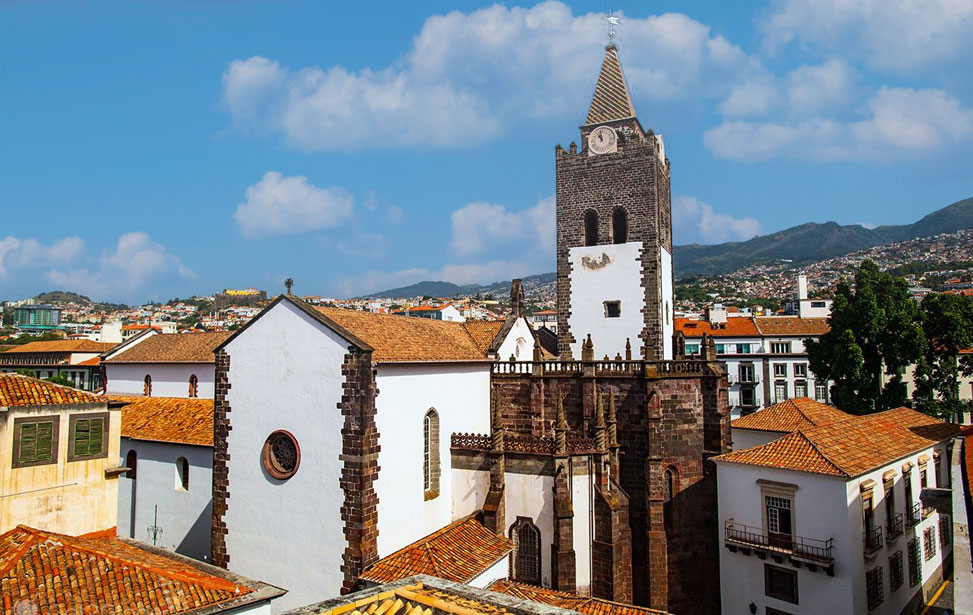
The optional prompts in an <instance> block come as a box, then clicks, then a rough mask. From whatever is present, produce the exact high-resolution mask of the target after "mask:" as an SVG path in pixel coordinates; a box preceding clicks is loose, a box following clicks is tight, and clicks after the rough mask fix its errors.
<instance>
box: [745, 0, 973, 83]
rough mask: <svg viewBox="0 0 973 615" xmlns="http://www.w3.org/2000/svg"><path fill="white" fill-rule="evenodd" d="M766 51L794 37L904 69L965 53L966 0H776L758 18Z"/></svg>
mask: <svg viewBox="0 0 973 615" xmlns="http://www.w3.org/2000/svg"><path fill="white" fill-rule="evenodd" d="M760 25H761V29H762V30H763V33H764V42H765V45H766V47H767V49H768V51H770V52H772V53H773V52H777V51H779V50H780V48H781V47H783V46H785V45H787V44H789V43H791V42H795V43H797V44H799V45H801V46H803V47H805V48H808V49H812V50H820V49H826V50H828V52H829V53H835V52H837V53H841V54H842V55H843V56H846V57H851V58H855V59H862V60H864V61H865V62H866V64H868V65H869V66H870V67H872V68H878V69H884V70H888V71H891V72H896V73H898V72H908V71H917V70H921V69H923V68H924V67H927V66H929V65H933V64H939V63H948V62H953V61H956V60H964V59H966V58H968V57H969V56H968V54H969V53H970V50H971V43H970V41H971V39H970V36H969V33H970V32H971V31H973V3H971V2H970V1H969V0H922V1H921V2H920V1H917V0H854V1H849V0H778V1H776V2H775V3H774V4H773V8H772V10H771V11H770V12H769V14H768V15H767V16H766V18H764V19H763V20H762V21H761V24H760Z"/></svg>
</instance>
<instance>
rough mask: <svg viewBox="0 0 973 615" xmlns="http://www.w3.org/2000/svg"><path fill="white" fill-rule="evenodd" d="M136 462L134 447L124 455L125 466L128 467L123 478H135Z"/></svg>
mask: <svg viewBox="0 0 973 615" xmlns="http://www.w3.org/2000/svg"><path fill="white" fill-rule="evenodd" d="M138 463H139V456H138V453H136V452H135V449H132V450H130V451H129V452H128V454H127V455H125V467H126V468H128V471H127V472H125V478H130V479H132V480H135V475H136V472H137V471H138Z"/></svg>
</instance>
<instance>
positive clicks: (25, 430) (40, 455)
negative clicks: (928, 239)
mask: <svg viewBox="0 0 973 615" xmlns="http://www.w3.org/2000/svg"><path fill="white" fill-rule="evenodd" d="M57 440H58V417H56V416H38V417H29V418H27V417H25V418H19V419H14V450H13V460H12V461H13V463H12V467H14V468H26V467H30V466H40V465H45V464H48V463H57Z"/></svg>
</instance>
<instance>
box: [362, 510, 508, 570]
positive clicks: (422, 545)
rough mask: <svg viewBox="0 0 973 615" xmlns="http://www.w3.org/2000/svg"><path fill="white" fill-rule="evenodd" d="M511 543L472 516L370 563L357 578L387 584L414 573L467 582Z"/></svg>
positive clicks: (503, 552) (502, 552)
mask: <svg viewBox="0 0 973 615" xmlns="http://www.w3.org/2000/svg"><path fill="white" fill-rule="evenodd" d="M513 548H514V546H513V542H512V541H510V540H509V539H508V538H505V537H503V536H500V535H498V534H494V533H493V532H491V531H490V530H488V529H486V528H485V527H483V525H482V524H481V523H480V522H479V521H477V520H476V519H475V518H474V517H473V516H472V515H471V516H469V517H465V518H463V519H460V520H458V521H454V522H453V523H451V524H449V525H447V526H446V527H444V528H442V529H440V530H437V531H436V532H433V533H432V534H430V535H428V536H426V537H425V538H420V539H419V540H417V541H416V542H414V543H412V544H411V545H409V546H407V547H403V548H402V549H399V550H398V551H396V552H395V553H393V554H391V555H389V556H387V557H383V558H382V559H380V560H379V561H377V562H375V563H374V564H372V565H371V566H370V567H369V568H368V569H367V570H366V571H365V572H364V573H363V574H362V575H361V577H360V578H361V579H363V580H365V581H371V582H373V583H389V582H391V581H398V580H399V579H404V578H406V577H410V576H412V575H414V574H428V575H430V576H434V577H439V578H440V579H446V580H447V581H456V582H457V583H468V582H469V581H471V580H473V579H474V578H476V577H477V576H478V575H480V574H482V573H483V572H485V571H486V570H487V569H488V568H489V567H490V566H492V565H494V564H496V563H497V562H498V561H499V560H500V559H501V558H503V557H504V556H505V555H507V554H508V553H510V552H511V551H513Z"/></svg>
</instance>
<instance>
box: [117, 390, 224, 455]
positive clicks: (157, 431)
mask: <svg viewBox="0 0 973 615" xmlns="http://www.w3.org/2000/svg"><path fill="white" fill-rule="evenodd" d="M108 397H109V399H111V400H112V401H116V402H122V403H125V404H126V405H125V406H123V407H122V437H125V438H132V439H134V440H151V441H153V442H176V443H180V444H195V445H198V446H213V400H212V399H198V398H189V397H138V396H127V395H110V396H108Z"/></svg>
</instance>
